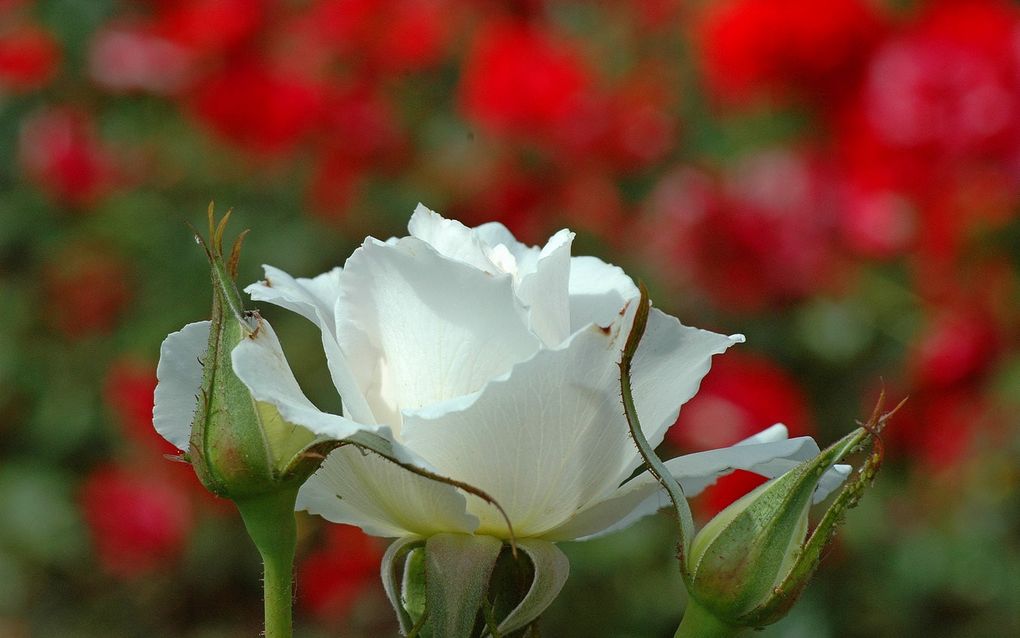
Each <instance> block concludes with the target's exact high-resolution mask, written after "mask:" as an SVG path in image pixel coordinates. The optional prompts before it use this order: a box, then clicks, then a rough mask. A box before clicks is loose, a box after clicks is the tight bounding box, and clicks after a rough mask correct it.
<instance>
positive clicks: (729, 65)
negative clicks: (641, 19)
mask: <svg viewBox="0 0 1020 638" xmlns="http://www.w3.org/2000/svg"><path fill="white" fill-rule="evenodd" d="M882 27H883V21H882V18H881V16H880V15H879V14H877V13H876V11H875V9H874V3H872V2H868V1H867V0H767V1H764V2H763V1H761V0H731V1H728V2H717V3H708V9H707V13H706V14H705V16H704V17H703V21H702V23H701V25H700V33H699V35H698V40H699V42H700V44H701V49H702V56H703V58H704V64H705V74H706V76H707V77H706V79H707V80H708V84H709V87H710V88H711V89H712V90H713V91H714V92H715V94H716V95H718V96H719V97H721V98H723V99H726V100H730V101H740V100H746V99H748V98H753V97H759V96H762V95H765V94H773V95H779V96H785V95H787V94H790V93H793V94H796V95H797V96H798V97H805V98H809V99H813V100H817V101H821V102H823V103H824V102H825V101H828V100H831V99H832V98H833V97H834V96H836V95H838V94H840V93H842V92H844V91H845V90H846V89H847V88H848V87H849V86H851V85H852V84H853V82H854V78H855V76H856V75H857V74H858V73H859V70H860V67H861V65H862V64H863V63H864V61H865V60H866V58H867V55H868V53H869V51H870V49H871V47H872V46H873V45H874V44H875V42H877V41H878V39H879V38H880V37H881V33H882Z"/></svg>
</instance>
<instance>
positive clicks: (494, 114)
mask: <svg viewBox="0 0 1020 638" xmlns="http://www.w3.org/2000/svg"><path fill="white" fill-rule="evenodd" d="M591 84H592V77H591V72H590V70H589V69H588V67H587V65H586V64H585V63H584V61H583V59H582V57H581V55H580V52H579V51H578V50H577V49H576V47H575V46H574V45H573V44H572V43H571V42H570V41H569V40H567V39H566V38H564V37H562V36H560V35H558V34H555V33H553V32H552V31H550V30H548V29H547V28H546V27H543V26H539V25H538V24H531V23H525V22H519V21H494V22H492V23H489V24H487V25H485V26H484V27H483V28H481V29H480V30H479V31H478V33H477V34H476V35H475V37H474V39H473V42H472V44H471V46H470V49H469V51H468V53H467V56H466V59H465V62H464V68H463V75H462V78H461V84H460V89H459V90H460V95H459V99H460V105H461V108H462V109H463V111H464V113H465V114H466V115H467V117H468V118H469V119H471V120H472V121H474V122H476V123H478V124H480V125H482V126H484V127H486V128H487V129H489V130H490V131H493V132H497V133H513V134H523V135H526V136H529V137H530V136H534V137H536V138H541V137H542V136H543V135H546V134H549V133H550V132H552V131H553V130H554V129H555V128H557V127H558V126H559V125H561V124H564V123H565V122H566V121H567V120H568V119H571V118H572V117H573V116H574V115H575V114H576V113H577V112H578V110H579V108H580V107H581V104H582V101H583V98H584V96H585V93H586V92H587V91H588V90H589V89H590V87H591Z"/></svg>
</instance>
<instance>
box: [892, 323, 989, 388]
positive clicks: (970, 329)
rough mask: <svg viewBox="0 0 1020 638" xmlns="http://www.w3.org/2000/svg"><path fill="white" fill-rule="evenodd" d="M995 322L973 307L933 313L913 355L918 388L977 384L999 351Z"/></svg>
mask: <svg viewBox="0 0 1020 638" xmlns="http://www.w3.org/2000/svg"><path fill="white" fill-rule="evenodd" d="M1000 342H1001V340H1000V337H999V334H998V329H997V327H996V326H995V324H994V323H993V321H992V319H991V318H990V317H988V316H986V315H984V314H982V313H981V312H980V311H979V310H977V309H974V308H962V309H944V310H941V311H938V312H935V313H933V315H932V316H931V317H930V318H929V320H928V324H927V326H925V329H924V331H923V332H922V333H921V335H920V338H919V339H918V342H917V344H916V346H915V348H914V350H913V352H912V354H911V358H910V362H909V364H908V365H909V367H910V369H911V371H912V378H913V382H914V386H915V387H919V388H930V389H933V390H940V389H946V388H948V387H950V386H954V385H958V384H962V383H967V382H969V381H974V380H975V379H976V378H977V377H978V376H979V375H980V374H981V373H983V372H985V371H987V370H988V368H989V367H990V366H991V364H992V363H993V362H994V361H995V358H996V355H997V354H998V352H999V346H1000Z"/></svg>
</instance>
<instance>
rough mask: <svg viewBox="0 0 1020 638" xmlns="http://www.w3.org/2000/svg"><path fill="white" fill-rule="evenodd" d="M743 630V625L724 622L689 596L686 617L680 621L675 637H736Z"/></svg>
mask: <svg viewBox="0 0 1020 638" xmlns="http://www.w3.org/2000/svg"><path fill="white" fill-rule="evenodd" d="M743 631H744V628H743V627H736V626H734V625H730V624H727V623H724V622H723V621H721V620H719V619H718V618H716V617H715V616H713V615H712V614H710V613H709V612H708V611H707V610H705V608H704V607H702V606H701V605H699V604H698V603H697V602H696V601H695V600H694V599H693V598H688V599H687V609H686V610H685V611H684V619H683V620H682V621H680V627H678V628H677V630H676V634H674V635H673V638H734V637H735V636H739V635H740V634H741V633H743Z"/></svg>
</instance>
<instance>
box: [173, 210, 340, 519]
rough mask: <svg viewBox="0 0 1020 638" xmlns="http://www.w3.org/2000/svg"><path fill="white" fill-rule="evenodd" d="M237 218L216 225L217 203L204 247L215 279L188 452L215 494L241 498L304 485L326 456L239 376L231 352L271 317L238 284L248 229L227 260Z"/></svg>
mask: <svg viewBox="0 0 1020 638" xmlns="http://www.w3.org/2000/svg"><path fill="white" fill-rule="evenodd" d="M229 216H230V214H229V213H227V215H226V216H224V217H223V219H222V220H221V221H220V223H219V224H218V226H216V227H214V226H213V216H212V208H211V207H210V211H209V221H210V240H209V243H208V244H204V245H205V248H206V252H207V254H208V257H209V264H210V272H211V276H212V287H213V300H212V317H211V320H210V323H209V339H208V346H207V348H206V351H205V354H204V356H203V357H202V359H201V361H202V384H201V388H200V390H199V395H198V396H199V400H198V406H197V409H196V411H195V417H194V421H193V422H192V426H191V437H190V449H189V455H188V457H189V460H190V461H191V463H192V465H193V466H194V468H195V473H196V474H197V475H198V478H199V479H200V480H201V481H202V484H203V485H204V486H205V487H206V488H207V489H208V490H209V491H211V492H213V493H215V494H217V495H219V496H223V497H226V498H230V499H233V500H235V501H236V500H241V499H248V498H251V497H254V496H258V495H261V494H266V493H269V492H276V491H278V490H279V489H281V487H285V486H292V487H293V488H295V489H296V488H297V487H298V486H300V484H301V483H303V482H304V480H305V479H306V478H308V476H309V475H311V473H312V472H314V471H315V469H316V468H317V467H318V465H319V460H320V459H318V458H317V457H316V456H315V455H309V454H302V452H303V451H304V450H305V448H306V446H308V445H309V444H310V443H312V441H313V440H314V439H315V436H314V435H313V434H312V433H311V432H309V431H308V430H306V429H304V428H300V427H295V426H293V425H290V424H288V423H286V422H285V421H284V420H283V418H282V417H281V416H280V413H279V412H278V411H277V409H276V408H275V407H273V406H272V405H271V404H269V403H264V402H260V401H256V400H255V399H254V398H253V397H252V395H251V392H250V391H249V390H248V388H247V386H245V385H244V383H242V382H241V380H240V379H238V378H237V375H236V374H235V373H234V370H233V363H232V361H231V353H232V352H233V350H234V348H235V347H236V346H237V345H238V344H240V343H241V342H243V341H245V340H247V339H253V338H254V337H255V336H256V335H257V334H258V332H259V331H260V330H262V329H264V322H263V320H262V319H261V317H259V315H258V312H256V311H246V310H245V309H244V306H243V304H242V302H241V296H240V294H239V293H238V291H237V287H236V285H235V283H234V281H235V279H236V277H237V261H238V257H239V254H240V247H241V243H242V241H243V239H244V234H242V235H241V236H239V237H238V239H237V241H236V242H235V243H234V247H233V249H232V251H231V254H230V258H229V260H224V256H223V246H222V240H223V231H224V228H225V226H226V222H227V220H228V218H229ZM203 243H204V242H203Z"/></svg>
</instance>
